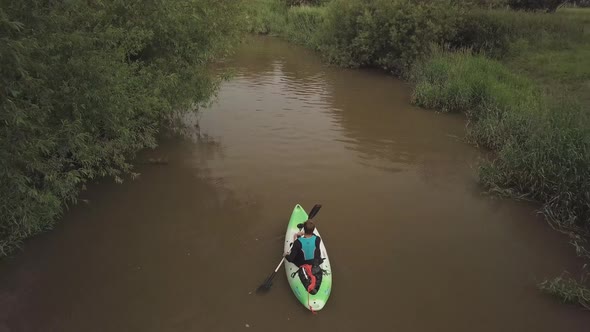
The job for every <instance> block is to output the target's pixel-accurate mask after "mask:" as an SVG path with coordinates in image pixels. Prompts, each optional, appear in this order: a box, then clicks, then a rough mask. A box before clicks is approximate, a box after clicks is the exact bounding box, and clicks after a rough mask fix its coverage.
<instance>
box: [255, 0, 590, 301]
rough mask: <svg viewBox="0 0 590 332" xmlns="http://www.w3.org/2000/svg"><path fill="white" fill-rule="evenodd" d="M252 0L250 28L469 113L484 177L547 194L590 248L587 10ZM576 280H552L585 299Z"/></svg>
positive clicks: (420, 99) (554, 288)
mask: <svg viewBox="0 0 590 332" xmlns="http://www.w3.org/2000/svg"><path fill="white" fill-rule="evenodd" d="M515 2H516V1H513V3H515ZM521 2H523V3H524V2H525V1H521ZM541 2H543V1H537V2H536V3H537V4H540V3H541ZM554 2H555V1H553V2H552V1H546V2H543V3H545V4H547V5H549V4H550V3H554ZM254 3H255V6H254V8H255V9H251V10H252V12H253V13H264V14H263V19H262V20H259V21H256V20H251V22H252V25H251V29H252V30H253V31H255V32H262V33H274V34H277V35H280V36H283V37H286V38H288V39H290V40H292V41H295V42H298V43H301V44H303V45H306V46H308V47H310V48H313V49H315V50H317V51H319V52H320V53H321V54H322V55H323V56H324V57H325V58H326V59H327V60H328V61H330V62H332V63H336V64H339V65H342V66H346V67H366V66H369V67H379V68H382V69H384V70H387V71H389V72H392V73H394V74H396V75H399V76H401V77H403V78H406V79H409V80H411V81H412V82H413V83H414V84H415V90H414V95H413V100H414V102H415V103H416V104H418V105H421V106H423V107H426V108H432V109H436V110H440V111H447V112H463V113H465V114H467V116H468V117H469V120H470V121H469V122H470V126H469V131H468V136H469V138H470V139H471V140H472V141H473V142H474V143H476V144H478V145H480V146H483V147H485V148H488V149H490V150H491V151H494V152H495V153H494V158H493V159H491V160H490V161H489V162H487V163H485V164H483V165H482V166H481V168H480V180H481V183H482V184H483V185H484V186H485V187H487V188H488V189H489V190H490V191H492V192H495V193H499V194H502V195H507V196H511V197H517V198H520V199H528V200H534V201H538V202H540V203H541V204H542V209H541V210H542V211H543V212H544V214H545V215H546V217H547V219H548V220H549V221H550V223H551V224H552V225H553V226H554V227H556V228H557V229H559V230H562V231H564V232H566V233H567V234H569V235H570V236H571V239H572V243H573V244H574V245H575V246H576V249H577V252H578V253H579V254H581V255H585V256H587V257H590V253H589V252H588V250H587V249H585V246H584V244H585V243H586V242H587V240H588V238H589V234H590V84H588V82H590V33H588V31H587V30H585V29H588V26H590V11H589V10H586V9H571V8H564V9H560V10H559V11H558V12H557V13H554V14H546V13H535V12H529V11H510V10H506V9H494V10H490V9H482V8H480V7H478V6H474V5H473V4H464V3H462V2H460V1H445V0H440V1H410V0H374V1H365V0H332V1H329V2H328V3H326V4H324V5H322V6H315V7H310V6H295V7H290V6H287V5H286V4H285V2H283V1H280V0H258V1H256V2H254ZM476 3H477V2H476ZM482 3H483V4H484V6H485V7H486V8H490V7H495V6H494V5H493V2H486V1H482ZM519 9H520V8H519ZM522 9H530V10H534V9H543V8H522ZM544 9H547V8H544ZM543 11H545V10H543ZM549 11H551V10H549ZM252 17H256V15H252ZM572 280H573V281H572ZM584 280H586V279H584ZM572 285H577V283H576V282H575V280H574V279H563V278H557V279H555V280H553V282H552V283H549V282H547V283H544V284H543V288H544V289H546V290H548V291H549V292H552V293H558V294H559V293H561V294H562V295H564V296H563V297H564V299H566V300H572V299H579V297H572V296H569V297H568V296H567V294H566V293H565V292H561V291H563V290H564V289H570V290H571V289H572ZM549 286H550V287H549ZM572 292H573V293H575V294H588V289H585V288H579V289H577V290H575V289H574V290H572ZM580 301H581V300H580ZM580 301H578V302H580ZM586 301H587V299H586ZM580 303H581V302H580ZM586 303H587V302H586Z"/></svg>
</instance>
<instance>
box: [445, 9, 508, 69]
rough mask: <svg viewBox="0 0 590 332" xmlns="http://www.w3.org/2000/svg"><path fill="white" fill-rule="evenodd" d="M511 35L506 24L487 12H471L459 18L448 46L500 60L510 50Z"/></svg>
mask: <svg viewBox="0 0 590 332" xmlns="http://www.w3.org/2000/svg"><path fill="white" fill-rule="evenodd" d="M512 33H513V32H512V31H511V29H510V27H509V25H508V24H506V23H505V22H503V21H502V20H499V19H497V18H496V17H493V16H490V15H489V11H487V10H486V11H482V10H471V11H469V12H467V13H466V14H465V15H464V16H463V17H461V21H460V23H459V24H458V26H457V31H456V34H455V37H454V38H453V39H451V40H449V45H450V46H451V47H452V48H454V49H461V48H469V49H471V50H472V51H474V52H476V53H485V54H486V55H489V56H491V57H495V58H500V57H502V56H504V55H506V54H507V53H508V50H509V49H510V42H511V35H512Z"/></svg>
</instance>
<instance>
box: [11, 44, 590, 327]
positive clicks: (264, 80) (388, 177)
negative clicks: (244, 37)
mask: <svg viewBox="0 0 590 332" xmlns="http://www.w3.org/2000/svg"><path fill="white" fill-rule="evenodd" d="M224 66H225V68H231V69H232V70H233V71H234V72H235V77H233V78H232V79H231V80H230V81H228V82H226V83H224V84H223V86H222V87H221V90H220V92H219V95H218V98H217V101H216V102H214V103H213V105H211V107H210V108H208V109H205V110H202V111H201V112H200V113H198V114H192V115H188V116H186V117H185V118H183V123H184V126H183V129H184V130H183V134H184V138H180V137H177V136H175V135H169V136H167V137H166V138H163V139H162V140H161V143H162V144H161V146H160V147H159V148H157V149H155V150H153V151H146V152H145V153H144V154H143V155H142V156H141V158H147V159H149V158H152V159H159V158H162V159H165V160H167V161H168V164H166V165H143V164H142V165H139V166H138V167H139V169H138V170H139V171H140V173H141V176H140V178H139V179H138V180H136V181H130V182H128V183H125V184H123V185H114V184H109V183H103V184H99V185H94V186H91V188H90V190H89V191H88V192H86V193H84V198H87V199H89V201H90V203H89V204H87V205H81V206H77V207H75V208H73V209H72V211H70V212H69V213H68V214H67V216H66V217H65V221H64V223H62V224H60V225H59V226H58V227H57V229H56V230H55V231H53V232H51V233H48V234H46V235H43V236H41V237H38V238H36V239H34V240H32V241H30V242H29V243H27V245H26V247H25V250H24V251H23V252H22V253H21V254H19V255H18V256H17V257H14V258H13V259H11V260H9V261H6V262H3V263H2V264H0V332H4V331H142V332H143V331H236V330H241V329H245V328H250V329H252V330H259V331H276V330H278V329H281V330H286V331H300V330H301V329H302V328H306V329H307V328H313V329H320V330H325V331H361V330H375V331H390V330H397V331H453V332H454V331H469V332H471V331H505V330H508V331H562V330H563V331H587V330H588V326H590V317H589V316H588V315H587V313H584V312H581V311H580V310H577V309H576V308H574V307H569V306H565V305H562V304H559V303H557V302H555V301H554V300H553V299H551V298H549V297H546V296H544V295H542V294H541V293H540V292H538V291H537V290H536V288H535V283H536V282H538V281H540V280H541V279H542V278H545V277H547V276H550V275H555V274H558V273H559V272H561V269H562V268H563V267H564V266H565V267H569V266H575V263H576V260H575V258H573V254H572V250H571V249H570V248H569V246H568V244H567V243H566V242H565V241H564V240H563V239H562V238H561V237H560V235H558V234H557V233H556V232H553V231H552V230H550V229H549V227H547V226H546V225H545V224H544V223H543V221H542V220H541V219H540V218H537V217H536V216H535V213H534V210H533V208H532V207H530V206H528V205H526V204H521V203H515V202H511V201H506V200H500V199H492V198H490V197H487V196H483V195H481V194H480V192H479V191H480V188H479V187H478V186H477V183H476V177H475V172H474V168H475V167H476V166H477V162H478V159H479V158H481V156H480V153H479V152H478V151H477V150H476V149H474V148H473V147H471V146H469V145H467V144H464V143H463V142H461V139H460V138H461V137H462V136H463V133H464V120H463V119H462V118H461V117H460V116H452V115H445V114H437V113H435V112H431V111H425V110H421V109H418V108H416V107H413V106H412V105H410V103H409V93H410V90H409V87H408V86H406V84H405V83H403V82H400V81H397V80H395V79H393V78H391V77H389V76H386V75H382V74H381V73H378V72H373V71H365V70H343V69H338V68H333V67H330V66H327V65H325V64H322V63H321V62H320V60H319V58H318V57H317V56H315V55H314V54H313V53H312V52H310V51H307V50H304V49H301V48H299V47H295V46H293V45H289V44H287V43H284V42H281V41H278V40H276V39H271V38H256V39H253V40H252V41H250V42H249V43H248V44H246V45H244V47H243V49H242V50H241V51H240V52H239V54H238V55H237V56H236V57H235V58H234V59H232V60H231V61H227V62H226V63H224ZM296 203H301V204H302V205H303V206H304V207H307V208H309V207H311V206H312V205H313V204H314V203H322V204H323V206H324V207H323V209H322V211H321V212H320V213H319V214H318V216H317V217H316V218H315V219H316V221H317V224H318V227H319V228H320V229H321V232H322V235H323V239H324V241H325V243H326V246H327V249H328V251H329V252H330V260H331V261H332V264H333V271H332V272H333V276H334V288H333V292H332V296H331V298H330V301H329V302H328V304H327V306H326V307H325V308H324V310H322V311H321V312H320V313H319V314H318V315H317V316H312V315H310V314H309V311H307V310H306V309H305V308H303V307H302V306H301V305H300V304H299V303H298V301H297V300H296V299H295V297H294V296H293V294H292V293H291V290H290V289H289V287H288V284H287V280H285V276H284V274H283V272H282V271H281V272H280V273H279V275H278V276H277V278H276V279H275V285H274V286H273V289H272V291H271V292H270V293H269V294H267V295H266V296H257V295H254V294H251V291H252V290H254V289H255V288H256V287H257V286H258V284H259V283H260V282H261V281H262V280H263V279H264V278H265V277H266V276H267V275H268V273H269V272H270V271H271V270H272V269H273V268H274V267H275V264H276V263H278V260H279V259H280V256H281V250H282V237H283V234H284V231H285V225H286V224H287V219H288V217H289V214H290V212H291V210H292V208H293V206H294V205H295V204H296ZM246 324H247V325H248V326H249V327H246Z"/></svg>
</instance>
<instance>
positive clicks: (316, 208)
mask: <svg viewBox="0 0 590 332" xmlns="http://www.w3.org/2000/svg"><path fill="white" fill-rule="evenodd" d="M321 208H322V204H316V205H314V206H313V208H311V211H309V215H308V219H311V218H313V217H315V215H316V214H318V212H319V211H320V209H321Z"/></svg>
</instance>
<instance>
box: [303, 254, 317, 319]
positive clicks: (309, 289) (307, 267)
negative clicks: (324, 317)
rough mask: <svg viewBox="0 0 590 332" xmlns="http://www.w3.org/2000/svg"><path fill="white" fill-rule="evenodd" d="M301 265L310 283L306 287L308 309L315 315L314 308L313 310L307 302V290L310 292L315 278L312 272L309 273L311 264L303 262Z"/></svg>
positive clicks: (313, 286)
mask: <svg viewBox="0 0 590 332" xmlns="http://www.w3.org/2000/svg"><path fill="white" fill-rule="evenodd" d="M301 267H302V268H303V272H304V273H307V275H308V276H309V278H310V279H311V283H310V284H309V286H308V287H307V305H308V306H309V310H311V312H312V313H313V314H314V315H315V313H316V312H315V310H313V308H312V307H311V304H309V292H311V291H312V290H313V289H314V288H315V282H316V279H315V276H314V275H313V273H311V265H309V264H304V265H301Z"/></svg>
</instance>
